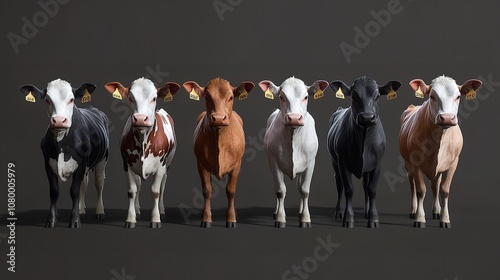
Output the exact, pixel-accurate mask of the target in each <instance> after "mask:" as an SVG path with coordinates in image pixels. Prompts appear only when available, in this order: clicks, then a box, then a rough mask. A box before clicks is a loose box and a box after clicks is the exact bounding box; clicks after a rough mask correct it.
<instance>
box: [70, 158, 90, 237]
mask: <svg viewBox="0 0 500 280" xmlns="http://www.w3.org/2000/svg"><path fill="white" fill-rule="evenodd" d="M85 166H86V164H85V163H82V165H81V166H80V167H79V168H78V169H77V170H76V172H75V173H73V181H72V182H71V187H70V189H69V193H70V195H71V200H72V201H73V207H72V209H71V217H70V221H69V227H70V228H79V227H80V226H81V223H80V212H79V209H78V206H79V200H80V186H81V184H82V181H83V177H85V172H86V171H87V170H85V169H86V168H85Z"/></svg>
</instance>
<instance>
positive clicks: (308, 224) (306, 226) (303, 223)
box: [299, 222, 311, 228]
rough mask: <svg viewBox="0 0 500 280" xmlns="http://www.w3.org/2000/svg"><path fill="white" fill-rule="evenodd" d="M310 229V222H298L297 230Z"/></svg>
mask: <svg viewBox="0 0 500 280" xmlns="http://www.w3.org/2000/svg"><path fill="white" fill-rule="evenodd" d="M310 227H311V222H300V223H299V228H310Z"/></svg>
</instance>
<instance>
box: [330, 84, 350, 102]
mask: <svg viewBox="0 0 500 280" xmlns="http://www.w3.org/2000/svg"><path fill="white" fill-rule="evenodd" d="M330 87H331V88H332V89H333V92H334V93H335V95H336V96H337V97H338V98H342V97H340V96H341V95H340V93H339V94H337V93H338V91H339V89H340V90H341V91H342V92H341V93H342V94H343V95H345V96H351V88H350V87H348V86H347V85H346V84H345V83H344V82H342V81H339V80H337V81H333V82H331V83H330Z"/></svg>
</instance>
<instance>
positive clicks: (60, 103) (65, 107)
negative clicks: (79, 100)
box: [45, 79, 75, 127]
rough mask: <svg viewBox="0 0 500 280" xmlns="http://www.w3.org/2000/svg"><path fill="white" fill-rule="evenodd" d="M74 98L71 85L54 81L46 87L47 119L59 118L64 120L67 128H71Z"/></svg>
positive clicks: (61, 81) (59, 80)
mask: <svg viewBox="0 0 500 280" xmlns="http://www.w3.org/2000/svg"><path fill="white" fill-rule="evenodd" d="M74 99H75V96H74V95H73V89H72V88H71V85H70V84H69V83H68V82H66V81H64V80H61V79H57V80H54V81H52V82H50V83H49V84H48V85H47V95H46V96H45V100H46V103H47V114H48V115H49V118H51V117H55V116H61V117H65V118H66V123H67V125H68V127H70V126H71V118H72V116H73V106H74Z"/></svg>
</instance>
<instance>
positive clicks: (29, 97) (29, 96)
mask: <svg viewBox="0 0 500 280" xmlns="http://www.w3.org/2000/svg"><path fill="white" fill-rule="evenodd" d="M25 98H26V101H28V102H33V103H35V97H34V96H33V94H31V91H30V92H29V93H28V95H26V97H25Z"/></svg>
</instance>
